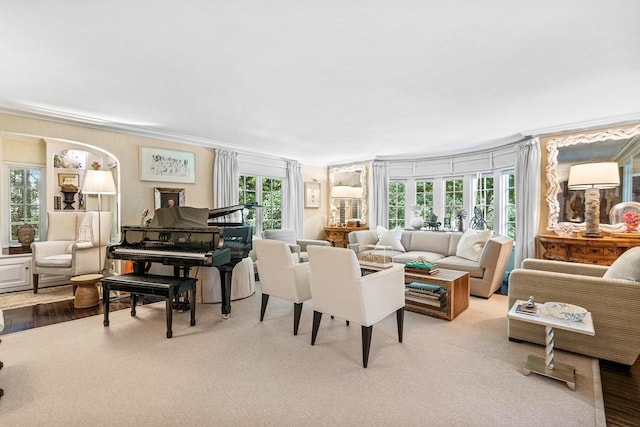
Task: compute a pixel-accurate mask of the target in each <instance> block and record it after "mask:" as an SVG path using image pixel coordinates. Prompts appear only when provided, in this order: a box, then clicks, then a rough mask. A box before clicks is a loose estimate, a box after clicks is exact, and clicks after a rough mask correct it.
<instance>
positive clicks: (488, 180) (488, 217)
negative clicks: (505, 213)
mask: <svg viewBox="0 0 640 427" xmlns="http://www.w3.org/2000/svg"><path fill="white" fill-rule="evenodd" d="M493 201H494V196H493V176H481V177H480V178H478V183H477V188H476V205H475V209H474V212H473V217H474V218H475V217H476V216H480V217H481V219H483V220H484V221H485V226H484V228H485V229H489V230H495V228H494V215H493ZM478 219H479V218H476V221H477V220H478Z"/></svg>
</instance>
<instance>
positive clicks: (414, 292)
mask: <svg viewBox="0 0 640 427" xmlns="http://www.w3.org/2000/svg"><path fill="white" fill-rule="evenodd" d="M405 299H406V300H407V301H410V302H412V303H417V304H422V305H426V306H431V307H438V308H441V307H443V306H446V304H447V289H446V288H445V287H443V286H440V285H432V284H430V283H420V282H411V283H407V284H406V285H405Z"/></svg>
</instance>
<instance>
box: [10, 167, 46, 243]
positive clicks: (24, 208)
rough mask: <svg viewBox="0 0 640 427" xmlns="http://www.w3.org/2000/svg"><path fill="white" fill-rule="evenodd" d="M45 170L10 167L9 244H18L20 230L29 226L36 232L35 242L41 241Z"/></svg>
mask: <svg viewBox="0 0 640 427" xmlns="http://www.w3.org/2000/svg"><path fill="white" fill-rule="evenodd" d="M42 180H43V168H41V167H38V166H9V233H10V234H9V243H10V244H15V243H18V229H19V228H20V227H22V225H23V224H29V225H31V226H32V227H33V229H34V231H35V235H34V240H40V239H41V230H42V227H41V226H42V220H43V213H42V209H43V207H42V204H41V203H40V200H41V195H42V193H43V191H42V189H43V185H42Z"/></svg>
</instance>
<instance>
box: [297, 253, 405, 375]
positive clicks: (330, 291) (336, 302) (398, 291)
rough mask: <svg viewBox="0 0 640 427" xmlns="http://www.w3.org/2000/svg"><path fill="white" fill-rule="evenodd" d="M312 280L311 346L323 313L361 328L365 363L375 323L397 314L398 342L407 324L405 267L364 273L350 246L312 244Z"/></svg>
mask: <svg viewBox="0 0 640 427" xmlns="http://www.w3.org/2000/svg"><path fill="white" fill-rule="evenodd" d="M308 249H309V264H310V265H311V271H310V273H309V283H310V285H311V297H312V298H313V327H312V331H311V345H315V342H316V336H317V335H318V329H319V328H320V321H321V320H322V314H323V313H326V314H329V315H331V316H332V317H334V316H335V317H338V318H340V319H344V320H346V321H347V322H350V321H351V322H356V323H359V324H360V325H361V329H362V365H363V366H364V367H365V368H366V367H367V364H368V361H369V350H370V348H371V336H372V334H373V325H374V324H375V323H377V322H379V321H380V320H382V319H384V318H385V317H387V316H388V315H390V314H392V313H394V312H395V313H396V321H397V324H398V341H399V342H402V332H403V324H404V292H405V287H404V267H402V266H397V265H396V266H393V267H391V268H388V269H386V270H382V271H378V272H375V273H371V274H368V275H366V276H362V273H361V270H360V265H359V264H358V259H357V258H356V254H355V252H353V251H352V250H350V249H344V248H333V247H323V246H310V247H309V248H308Z"/></svg>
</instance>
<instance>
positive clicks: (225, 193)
mask: <svg viewBox="0 0 640 427" xmlns="http://www.w3.org/2000/svg"><path fill="white" fill-rule="evenodd" d="M238 179H239V174H238V153H236V152H235V151H227V150H221V149H215V159H214V160H213V207H214V208H222V207H225V206H233V205H237V204H238Z"/></svg>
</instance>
